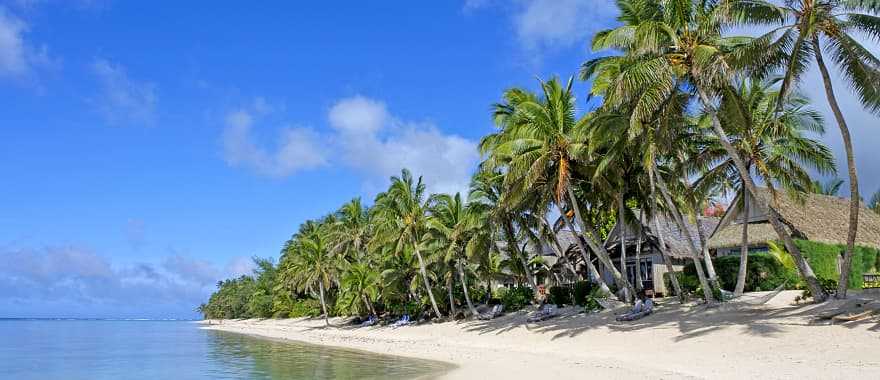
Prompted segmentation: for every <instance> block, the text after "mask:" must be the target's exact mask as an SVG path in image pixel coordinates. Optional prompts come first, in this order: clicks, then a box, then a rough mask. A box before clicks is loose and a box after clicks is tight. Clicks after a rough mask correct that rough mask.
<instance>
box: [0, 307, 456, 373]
mask: <svg viewBox="0 0 880 380" xmlns="http://www.w3.org/2000/svg"><path fill="white" fill-rule="evenodd" d="M198 327H199V325H198V324H196V323H194V322H183V321H104V320H0V379H20V380H27V379H411V378H424V377H434V376H433V375H436V374H438V373H441V371H443V370H445V369H446V368H445V367H444V366H443V365H441V364H439V363H433V362H427V361H418V360H410V359H404V358H399V357H392V356H383V355H374V354H368V353H363V352H359V351H350V350H341V349H331V348H326V347H322V346H314V345H306V344H300V343H291V342H287V341H284V342H282V341H273V340H265V339H257V338H253V337H249V336H245V335H240V334H233V333H226V332H219V331H208V330H202V329H199V328H198Z"/></svg>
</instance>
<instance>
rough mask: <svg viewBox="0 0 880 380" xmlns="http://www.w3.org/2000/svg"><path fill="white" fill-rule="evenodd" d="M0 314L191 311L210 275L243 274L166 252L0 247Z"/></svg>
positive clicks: (242, 263) (212, 279)
mask: <svg viewBox="0 0 880 380" xmlns="http://www.w3.org/2000/svg"><path fill="white" fill-rule="evenodd" d="M0 262H4V263H14V265H3V266H0V289H2V291H0V317H23V316H26V317H74V318H76V317H87V318H91V317H117V318H196V317H198V314H197V313H196V312H195V307H196V306H197V305H199V304H201V303H202V302H204V301H205V300H206V299H207V297H208V295H209V294H210V293H211V291H212V290H213V289H214V286H215V284H216V283H217V281H219V280H221V279H225V278H230V277H238V276H241V275H243V274H250V273H251V271H252V270H253V268H254V266H253V263H252V262H251V261H250V259H248V258H237V259H235V260H233V261H231V262H229V263H228V264H227V265H226V266H225V267H219V266H217V265H215V264H213V263H211V262H209V261H207V260H199V259H193V258H190V257H187V256H184V255H181V254H179V253H172V254H169V255H168V256H166V257H165V258H163V259H162V260H161V261H160V262H159V263H146V262H138V263H135V264H132V265H118V264H114V263H113V261H112V260H111V259H110V258H108V257H105V256H101V255H98V254H97V253H95V252H94V251H92V250H90V249H88V248H83V247H77V246H50V247H44V248H40V249H30V248H11V247H5V248H0Z"/></svg>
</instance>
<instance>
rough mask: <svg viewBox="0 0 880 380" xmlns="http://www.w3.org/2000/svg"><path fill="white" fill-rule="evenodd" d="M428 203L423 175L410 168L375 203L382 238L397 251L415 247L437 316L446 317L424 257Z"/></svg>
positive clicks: (402, 172)
mask: <svg viewBox="0 0 880 380" xmlns="http://www.w3.org/2000/svg"><path fill="white" fill-rule="evenodd" d="M427 209H428V204H427V200H426V196H425V184H424V183H423V182H422V177H419V178H418V180H415V179H413V176H412V173H410V171H409V170H407V169H403V170H402V171H401V176H400V177H397V176H394V177H391V187H390V188H389V189H388V191H386V192H384V193H381V194H379V195H378V196H376V205H375V206H374V212H375V217H376V218H377V219H376V220H377V223H378V224H377V226H376V227H377V230H378V231H377V232H378V234H380V235H381V241H385V242H387V243H390V244H391V245H392V246H393V247H394V252H395V254H399V253H401V252H403V251H404V250H406V249H412V250H413V253H414V255H415V256H416V258H417V259H418V260H419V271H420V272H421V275H422V281H423V282H424V285H425V291H426V292H427V294H428V299H429V300H430V301H431V307H432V308H433V309H434V314H435V315H436V316H437V318H442V315H441V314H440V308H438V307H437V300H436V299H434V292H433V291H432V290H431V280H430V278H429V277H428V270H427V263H426V261H425V259H424V258H423V257H422V253H421V250H422V245H423V244H422V243H423V238H424V236H425V232H426V228H427V220H428V215H427Z"/></svg>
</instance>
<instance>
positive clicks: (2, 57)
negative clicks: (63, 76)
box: [0, 6, 58, 79]
mask: <svg viewBox="0 0 880 380" xmlns="http://www.w3.org/2000/svg"><path fill="white" fill-rule="evenodd" d="M27 31H28V25H27V23H25V22H24V21H23V20H21V19H19V18H18V17H16V16H15V15H13V14H12V13H10V12H9V11H7V9H6V8H4V7H2V6H0V78H2V77H6V78H15V79H23V78H27V77H29V76H31V75H33V72H34V70H35V69H36V68H37V67H50V66H54V65H57V64H58V62H56V61H54V60H53V59H52V58H50V57H49V49H48V48H47V47H46V46H45V45H41V46H34V45H32V44H29V43H28V41H26V40H25V33H26V32H27Z"/></svg>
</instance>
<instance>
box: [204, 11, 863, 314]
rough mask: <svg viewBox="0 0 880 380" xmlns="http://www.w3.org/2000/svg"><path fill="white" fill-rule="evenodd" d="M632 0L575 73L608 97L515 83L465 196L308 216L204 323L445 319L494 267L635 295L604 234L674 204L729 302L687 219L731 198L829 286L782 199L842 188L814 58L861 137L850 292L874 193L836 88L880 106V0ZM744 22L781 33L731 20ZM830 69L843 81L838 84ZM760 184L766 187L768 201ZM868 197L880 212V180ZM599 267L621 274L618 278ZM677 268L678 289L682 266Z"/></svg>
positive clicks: (414, 193) (404, 192) (559, 84)
mask: <svg viewBox="0 0 880 380" xmlns="http://www.w3.org/2000/svg"><path fill="white" fill-rule="evenodd" d="M617 5H618V8H619V13H620V16H619V17H618V21H619V23H618V24H619V25H618V26H616V27H614V28H610V29H607V30H603V31H600V32H598V33H597V34H596V35H595V36H593V39H592V42H591V46H592V48H593V50H594V51H597V52H602V53H603V54H602V55H601V56H600V57H598V58H594V59H591V60H588V61H586V62H583V63H582V65H581V66H580V69H579V71H578V75H577V79H579V80H583V81H587V82H589V84H590V85H589V90H588V93H587V94H585V97H586V98H589V99H601V103H600V104H599V105H598V106H595V107H592V108H591V109H581V108H579V107H578V101H577V96H576V94H575V92H574V91H573V89H572V86H573V82H574V81H575V78H574V77H572V78H569V79H568V80H561V79H559V78H556V77H553V78H550V79H547V80H540V81H539V83H538V91H534V92H533V91H530V90H529V89H526V88H512V89H509V90H507V91H505V92H504V93H503V94H501V97H500V101H499V102H498V103H496V104H494V105H492V109H491V116H492V119H493V121H494V124H495V126H496V130H495V131H494V132H493V133H491V134H489V135H487V136H485V137H483V138H482V139H481V141H480V143H479V150H480V153H481V156H482V161H481V163H480V165H479V168H478V170H477V172H476V173H475V174H474V175H473V178H472V180H471V184H470V189H469V191H468V194H466V195H462V194H428V193H427V191H426V187H425V184H424V183H423V181H422V177H419V176H415V175H413V174H412V173H410V172H409V171H407V170H405V169H404V170H403V171H402V172H401V174H400V175H399V176H394V177H392V178H391V183H390V185H389V187H388V189H387V190H386V191H384V192H382V193H380V194H379V195H378V196H377V197H376V198H375V200H374V202H373V204H372V205H370V206H367V205H365V204H363V203H362V201H361V200H360V199H353V200H352V201H350V202H348V203H346V204H344V205H342V206H341V207H340V208H339V209H338V210H337V211H335V212H333V213H331V214H329V215H327V216H325V217H323V218H320V219H317V220H311V221H307V222H305V223H303V224H302V225H301V226H300V228H299V231H297V233H296V234H294V235H293V237H292V238H291V239H290V240H289V241H287V242H286V243H285V245H284V247H283V249H282V251H281V259H280V261H279V262H278V264H277V265H274V264H273V263H271V262H268V261H265V260H260V261H258V264H259V265H258V270H257V272H256V274H255V275H254V276H244V277H241V278H239V279H233V280H227V281H224V282H221V283H220V284H218V285H219V286H218V291H217V292H216V293H214V294H213V295H212V297H211V299H210V300H209V302H208V303H207V304H205V305H202V306H201V307H200V310H201V311H202V312H203V313H204V314H205V316H206V317H209V318H216V317H227V318H228V317H243V316H254V317H268V316H279V315H280V316H288V315H295V314H297V311H296V310H298V309H297V307H300V309H309V308H308V307H303V306H302V305H306V304H308V303H309V302H312V306H311V307H310V309H309V310H312V312H315V310H314V309H316V308H318V307H320V311H319V313H320V314H323V315H324V316H325V318H326V317H327V316H329V315H331V314H343V315H350V314H361V315H363V314H377V313H378V312H381V311H391V312H394V313H417V312H426V313H429V314H431V315H433V316H434V317H437V318H442V317H446V316H451V315H456V314H459V312H461V313H465V314H475V313H476V307H475V305H476V304H477V303H480V302H483V300H484V299H488V298H490V297H492V295H493V291H494V289H495V287H493V282H495V283H496V284H497V282H498V281H502V280H504V281H507V282H510V281H513V282H515V283H518V284H523V285H525V286H526V287H527V288H529V289H531V290H532V291H533V292H537V289H538V286H537V285H538V281H537V277H542V276H543V277H547V276H551V277H552V276H557V275H561V274H564V275H565V276H572V277H574V278H576V279H580V280H583V281H589V282H591V283H592V286H593V287H594V288H595V289H597V291H598V292H600V293H602V294H604V295H605V296H608V297H618V298H620V299H622V300H627V301H628V300H631V299H632V297H633V296H634V295H635V294H636V292H637V291H639V290H640V289H639V287H640V286H641V284H640V282H639V281H636V284H633V283H630V281H629V280H628V278H627V276H626V268H625V266H624V265H625V260H620V262H619V263H620V264H619V267H618V266H616V265H615V263H614V262H613V261H612V260H611V255H610V254H609V252H608V251H607V250H606V248H605V246H604V244H603V243H604V241H605V237H606V234H607V232H608V229H609V227H610V225H613V223H614V222H615V221H617V222H620V221H628V222H630V223H632V222H635V221H640V222H641V221H645V220H652V218H651V217H652V216H653V215H664V216H667V217H669V218H670V219H671V220H673V221H674V222H675V224H676V225H677V227H678V228H679V229H680V230H681V231H682V232H683V234H684V235H685V240H687V243H688V244H687V248H688V251H689V254H690V260H692V261H693V262H694V263H695V264H697V265H695V270H696V274H697V277H698V279H699V282H700V289H701V290H702V294H701V296H702V298H703V299H704V300H705V302H708V303H714V302H717V301H719V300H717V299H716V296H715V292H713V289H717V288H718V287H719V285H718V280H717V276H716V274H715V271H714V267H713V263H712V259H711V257H710V255H708V254H707V253H708V248H707V238H708V237H707V236H704V233H703V231H702V230H700V229H697V233H698V234H699V236H690V233H691V232H690V230H689V229H687V228H685V225H686V223H688V220H693V219H694V218H695V217H696V216H697V215H699V214H700V212H701V210H703V209H704V208H705V207H707V206H709V205H710V204H711V203H713V202H715V201H716V200H718V199H721V198H724V197H727V196H728V195H729V194H734V193H736V194H741V195H742V196H741V197H739V198H740V199H743V200H747V199H751V200H752V201H753V202H755V203H756V204H758V205H759V206H760V207H762V208H765V209H766V208H769V210H771V211H770V212H769V213H768V219H769V222H770V224H771V225H772V227H773V230H774V231H775V232H776V234H777V235H778V238H779V241H781V242H782V246H783V247H784V249H785V251H786V252H788V254H789V255H790V256H791V260H792V261H793V262H794V265H795V267H796V268H797V273H798V275H799V277H800V279H801V281H802V282H803V283H804V286H805V287H806V288H807V289H808V290H809V291H810V293H811V294H812V296H813V298H814V299H815V300H816V301H823V300H825V299H826V298H827V297H828V296H829V291H827V290H826V288H825V287H823V286H822V284H821V283H820V279H818V278H817V277H816V275H815V273H814V272H813V269H812V268H811V267H810V263H809V262H808V261H807V260H806V259H805V257H804V255H803V254H802V253H801V252H800V250H799V249H798V246H797V245H796V244H795V242H794V239H793V237H792V236H791V234H790V232H789V231H788V229H787V228H786V227H785V226H784V224H783V223H782V222H781V221H780V219H779V215H778V214H776V213H775V212H774V211H772V210H773V209H772V206H774V205H775V204H776V200H777V199H778V197H782V196H792V197H798V196H799V194H803V193H808V192H826V193H831V192H833V193H836V192H837V191H838V190H839V187H840V186H841V185H840V184H836V185H835V184H834V183H829V184H827V186H826V185H825V184H822V183H821V182H820V181H817V180H816V179H814V178H813V176H812V175H813V174H818V175H820V176H834V175H836V173H837V167H836V165H835V162H834V159H833V155H832V153H831V151H830V149H829V148H828V147H827V146H825V145H824V144H823V143H822V142H821V141H820V140H818V139H817V136H818V135H821V134H823V133H824V132H825V125H826V121H825V120H824V119H823V117H822V115H821V114H820V113H818V112H817V111H816V110H815V109H813V108H812V106H811V103H810V100H809V99H807V98H806V97H805V96H804V95H803V94H801V93H800V92H799V91H798V88H799V85H800V84H801V82H802V81H803V80H804V74H805V73H806V72H807V70H808V69H810V68H811V67H817V68H818V69H819V72H820V74H821V76H822V79H823V87H824V90H825V94H826V99H825V100H826V101H827V102H828V104H829V105H830V107H831V110H832V113H833V115H834V121H833V124H834V125H836V126H837V129H838V130H839V132H840V134H841V137H842V139H843V143H844V148H845V152H846V164H847V178H848V183H849V196H850V208H849V233H848V236H847V244H846V248H845V252H844V255H843V265H842V268H843V269H842V270H841V271H840V279H841V280H840V281H838V288H837V289H836V291H835V292H833V293H834V294H835V295H836V296H837V297H846V293H847V286H846V284H847V283H848V281H847V279H848V278H849V276H850V274H849V273H848V272H849V268H850V265H849V263H850V261H851V260H852V256H853V250H854V247H855V236H856V231H857V228H858V227H857V226H858V211H859V208H860V207H861V206H860V205H861V202H862V201H863V199H862V196H861V195H860V194H859V188H858V175H857V172H856V169H855V158H854V153H853V149H852V136H851V130H850V129H849V127H848V125H847V123H846V116H845V115H844V114H843V113H842V111H841V110H840V107H839V105H838V102H837V96H836V91H837V92H839V91H852V92H854V93H855V94H856V95H857V97H858V99H859V101H860V103H861V105H862V106H863V107H864V108H865V109H867V110H868V111H870V112H872V113H875V114H876V113H878V112H880V60H878V59H877V57H875V56H874V55H873V54H872V53H871V52H870V51H869V49H868V48H866V47H865V46H863V45H862V43H861V42H860V38H862V37H867V38H868V40H870V41H876V39H877V38H880V18H878V14H880V2H877V1H870V0H800V1H786V2H783V3H781V4H780V3H775V2H770V1H763V0H748V1H744V0H618V1H617ZM744 27H745V28H758V29H766V30H768V31H767V32H766V33H764V34H760V35H758V36H756V37H744V36H736V35H731V34H730V33H729V32H728V31H729V30H731V29H733V28H744ZM831 70H836V72H837V75H838V76H839V77H840V78H841V79H842V80H843V81H844V82H845V83H846V84H847V85H848V86H847V87H848V88H843V89H841V88H834V86H833V84H832V81H831V74H830V71H831ZM422 174H425V175H428V176H430V175H431V173H422ZM759 184H761V185H762V186H766V187H767V188H768V189H769V191H770V193H771V194H772V196H771V197H770V198H769V199H765V198H762V197H757V196H755V194H757V193H758V185H759ZM867 203H868V206H869V207H871V208H873V209H874V210H875V211H878V212H880V191H878V192H877V193H875V194H874V195H873V197H871V199H870V200H869V201H868V202H867ZM744 204H745V205H748V204H749V202H745V203H744ZM634 210H635V211H634ZM743 228H744V231H743V247H742V250H743V253H744V254H741V255H740V266H739V274H738V278H737V282H736V285H735V287H734V289H732V290H733V291H734V293H736V294H741V293H742V292H743V289H744V285H745V273H746V268H747V266H748V254H747V252H748V248H747V244H746V242H747V236H748V230H747V229H748V224H747V223H746V224H743ZM560 230H566V231H570V232H572V233H574V234H575V235H576V236H578V238H577V239H574V240H575V243H576V249H575V250H574V251H575V254H573V255H568V254H566V252H565V250H566V249H567V248H568V247H563V246H562V244H561V242H560V241H559V239H558V234H557V232H558V231H560ZM621 239H625V234H621ZM529 247H550V248H551V249H552V250H553V251H554V252H556V253H557V256H558V257H559V261H558V262H557V263H556V264H555V265H552V266H551V265H547V264H546V263H543V262H542V260H541V257H540V255H535V254H534V253H535V252H534V249H529ZM621 248H622V249H621V256H622V257H624V258H625V257H626V255H627V252H626V245H625V244H621ZM637 249H638V248H637ZM635 254H636V255H638V254H640V252H638V251H637V252H636V253H635ZM661 254H662V255H663V256H664V260H665V261H666V262H669V258H668V257H666V256H668V253H667V252H664V251H663V249H661ZM599 269H603V270H604V271H607V272H608V273H609V274H610V276H609V280H608V281H607V282H606V280H605V277H603V276H600V275H599ZM637 278H638V277H637ZM670 279H671V281H672V287H673V291H674V293H675V294H676V295H678V296H680V297H681V296H683V292H682V290H681V287H680V285H679V284H678V283H677V281H676V276H670ZM535 295H537V294H535ZM315 300H317V304H318V305H315V304H314V302H315ZM297 305H299V306H297ZM457 308H463V309H464V310H457Z"/></svg>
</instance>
